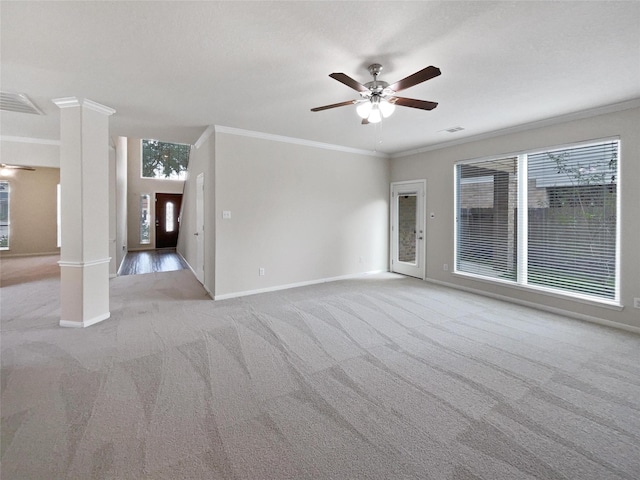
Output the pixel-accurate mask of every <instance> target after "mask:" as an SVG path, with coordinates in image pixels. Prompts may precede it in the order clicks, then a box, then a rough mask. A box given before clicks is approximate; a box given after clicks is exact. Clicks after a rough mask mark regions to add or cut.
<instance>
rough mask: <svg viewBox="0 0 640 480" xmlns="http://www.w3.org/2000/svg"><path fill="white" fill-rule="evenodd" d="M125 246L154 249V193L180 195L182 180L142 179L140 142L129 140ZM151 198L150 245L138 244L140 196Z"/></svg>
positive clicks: (134, 139)
mask: <svg viewBox="0 0 640 480" xmlns="http://www.w3.org/2000/svg"><path fill="white" fill-rule="evenodd" d="M127 161H128V176H127V208H128V210H127V212H128V214H127V237H128V239H127V244H128V250H149V249H153V248H155V244H156V231H155V224H154V220H153V219H155V215H156V212H155V201H154V200H155V196H156V193H182V191H183V189H184V181H183V180H158V179H155V178H142V140H141V139H139V138H129V139H128V141H127ZM143 193H148V194H149V195H150V196H151V204H150V210H151V212H150V214H151V243H150V244H141V243H140V195H142V194H143Z"/></svg>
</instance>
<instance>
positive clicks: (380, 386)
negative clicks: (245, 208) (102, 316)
mask: <svg viewBox="0 0 640 480" xmlns="http://www.w3.org/2000/svg"><path fill="white" fill-rule="evenodd" d="M55 260H57V259H56V258H50V259H49V270H48V269H47V268H48V267H46V265H43V264H42V262H43V259H42V258H41V259H39V260H38V262H40V263H39V265H40V266H39V267H38V268H41V269H43V270H42V271H43V272H45V273H44V275H43V277H44V278H42V279H40V280H38V279H37V278H38V276H37V275H32V274H30V273H29V268H30V267H29V263H28V261H27V260H23V262H24V263H22V266H21V264H19V263H18V261H17V260H16V261H15V262H13V261H12V260H4V259H3V260H2V274H3V283H2V291H1V298H0V300H1V302H2V339H1V347H2V357H1V359H2V384H1V387H2V390H1V402H2V403H1V408H2V411H1V416H2V425H1V426H2V437H1V450H0V454H1V460H2V472H1V478H2V480H14V479H38V480H42V479H66V478H72V479H83V480H86V479H434V480H446V479H455V480H478V479H484V480H499V479H505V480H506V479H508V480H533V479H537V480H540V479H543V480H552V479H553V480H557V479H576V480H589V479H593V480H606V479H628V480H632V479H633V480H637V479H638V478H639V472H640V337H639V336H637V335H633V334H629V333H626V332H622V331H616V330H613V329H609V328H605V327H600V326H597V325H591V324H587V323H582V322H578V321H574V320H570V319H566V318H562V317H559V316H555V315H551V314H548V313H543V312H539V311H535V310H531V309H526V308H522V307H518V306H514V305H511V304H508V303H503V302H499V301H495V300H491V299H486V298H483V297H479V296H475V295H471V294H467V293H461V292H458V291H454V290H449V289H446V288H441V287H434V286H432V285H429V284H427V283H425V282H421V281H418V280H414V279H410V278H403V277H399V276H395V275H390V274H385V275H377V276H371V277H366V278H363V279H356V280H348V281H341V282H334V283H329V284H323V285H318V286H312V287H305V288H298V289H292V290H287V291H283V292H275V293H269V294H263V295H256V296H252V297H245V298H241V299H235V300H226V301H220V302H213V301H211V300H208V299H207V297H206V296H205V292H204V290H203V289H202V288H201V286H200V285H199V284H198V283H197V281H196V280H195V279H194V278H193V275H192V274H191V272H190V271H186V270H182V271H176V272H170V273H161V274H156V273H154V274H148V275H137V276H127V277H119V278H116V279H114V280H112V281H111V289H112V300H111V312H112V318H111V319H109V320H107V321H105V322H103V323H101V324H98V325H95V326H93V327H90V328H88V329H63V328H60V327H58V326H57V323H58V320H59V305H58V300H57V294H58V289H59V280H58V279H57V277H56V276H55V275H54V276H53V277H52V276H48V275H47V274H46V272H47V271H50V267H51V265H53V264H54V263H55ZM38 262H36V263H38ZM45 264H46V261H45ZM25 265H26V267H25ZM24 268H26V270H24ZM31 268H32V269H35V268H36V266H35V264H34V265H31ZM5 274H6V275H5ZM5 277H6V278H5Z"/></svg>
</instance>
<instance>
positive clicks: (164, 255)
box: [120, 248, 189, 275]
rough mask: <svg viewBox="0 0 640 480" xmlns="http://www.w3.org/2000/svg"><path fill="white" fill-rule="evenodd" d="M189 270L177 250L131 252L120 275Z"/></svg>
mask: <svg viewBox="0 0 640 480" xmlns="http://www.w3.org/2000/svg"><path fill="white" fill-rule="evenodd" d="M185 268H189V266H188V265H187V264H186V263H185V262H184V260H183V259H182V257H181V256H180V255H178V254H177V253H176V250H175V248H166V249H159V250H145V251H143V252H129V253H127V256H126V257H125V258H124V261H123V262H122V267H121V268H120V275H139V274H142V273H154V272H172V271H174V270H182V269H185Z"/></svg>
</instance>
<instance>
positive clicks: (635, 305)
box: [633, 297, 640, 308]
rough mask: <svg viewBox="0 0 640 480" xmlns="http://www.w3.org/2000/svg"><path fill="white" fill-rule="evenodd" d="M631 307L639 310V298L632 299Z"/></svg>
mask: <svg viewBox="0 0 640 480" xmlns="http://www.w3.org/2000/svg"><path fill="white" fill-rule="evenodd" d="M633 306H634V307H636V308H640V297H636V298H634V299H633Z"/></svg>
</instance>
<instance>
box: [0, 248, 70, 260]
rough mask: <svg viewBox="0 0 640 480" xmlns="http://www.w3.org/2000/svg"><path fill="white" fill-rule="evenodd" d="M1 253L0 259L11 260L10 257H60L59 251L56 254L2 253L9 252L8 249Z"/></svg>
mask: <svg viewBox="0 0 640 480" xmlns="http://www.w3.org/2000/svg"><path fill="white" fill-rule="evenodd" d="M0 251H2V252H3V253H2V254H0V258H12V257H49V256H52V255H56V256H59V255H60V250H58V251H57V252H39V253H4V252H9V251H10V250H9V249H6V250H5V249H2V250H0Z"/></svg>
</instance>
